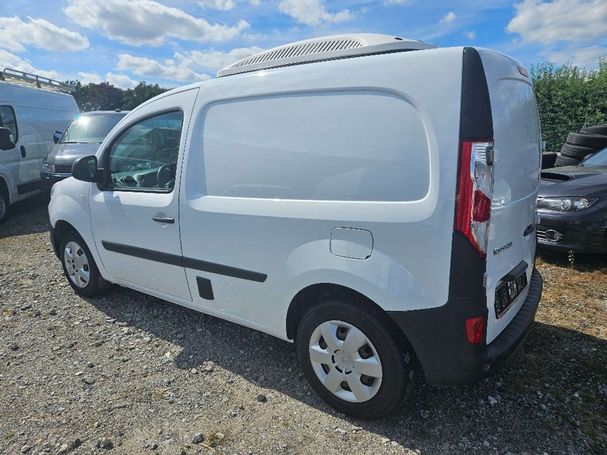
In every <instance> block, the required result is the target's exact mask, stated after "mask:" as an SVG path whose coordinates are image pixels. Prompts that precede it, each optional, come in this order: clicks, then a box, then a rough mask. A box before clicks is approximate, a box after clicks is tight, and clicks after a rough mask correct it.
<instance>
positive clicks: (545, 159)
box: [542, 152, 558, 169]
mask: <svg viewBox="0 0 607 455" xmlns="http://www.w3.org/2000/svg"><path fill="white" fill-rule="evenodd" d="M557 156H558V155H557V154H556V153H555V152H545V153H542V169H550V168H553V167H554V163H555V162H556V157H557Z"/></svg>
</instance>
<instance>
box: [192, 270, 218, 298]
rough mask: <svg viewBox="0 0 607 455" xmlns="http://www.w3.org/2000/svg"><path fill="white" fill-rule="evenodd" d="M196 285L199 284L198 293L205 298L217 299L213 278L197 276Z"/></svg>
mask: <svg viewBox="0 0 607 455" xmlns="http://www.w3.org/2000/svg"><path fill="white" fill-rule="evenodd" d="M196 285H197V286H198V295H199V296H200V297H202V298H203V299H205V300H215V296H214V295H213V285H212V284H211V280H209V279H208V278H203V277H201V276H197V277H196Z"/></svg>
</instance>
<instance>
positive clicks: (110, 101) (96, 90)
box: [70, 81, 122, 111]
mask: <svg viewBox="0 0 607 455" xmlns="http://www.w3.org/2000/svg"><path fill="white" fill-rule="evenodd" d="M70 85H72V87H73V91H72V95H73V96H74V98H75V100H76V103H77V104H78V107H79V108H80V110H81V111H107V110H114V109H120V108H122V90H120V89H119V88H117V87H114V86H113V85H112V84H110V83H108V82H101V83H100V84H93V83H90V84H86V85H83V84H82V83H81V82H80V81H76V82H71V84H70Z"/></svg>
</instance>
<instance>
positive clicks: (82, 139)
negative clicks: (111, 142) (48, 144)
mask: <svg viewBox="0 0 607 455" xmlns="http://www.w3.org/2000/svg"><path fill="white" fill-rule="evenodd" d="M125 115H126V113H121V114H95V115H82V116H80V117H78V118H77V119H76V120H74V121H73V122H72V123H71V124H70V126H68V127H67V130H66V131H65V133H63V136H62V137H61V140H60V141H59V143H60V144H75V143H77V144H100V143H101V142H103V140H104V139H105V136H107V134H108V133H109V132H110V131H111V130H112V128H114V126H115V125H116V123H118V122H119V121H120V120H121V119H122V117H124V116H125Z"/></svg>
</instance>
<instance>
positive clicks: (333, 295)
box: [287, 283, 414, 354]
mask: <svg viewBox="0 0 607 455" xmlns="http://www.w3.org/2000/svg"><path fill="white" fill-rule="evenodd" d="M327 300H339V301H343V302H348V303H352V304H354V305H357V306H360V307H363V308H365V309H366V310H367V311H369V312H372V313H373V314H374V315H375V316H377V317H378V318H379V319H380V320H381V321H382V322H383V323H384V324H385V326H386V327H387V328H388V329H389V330H390V332H392V333H393V334H394V335H395V336H396V337H398V338H399V339H398V341H399V342H402V343H404V344H405V346H407V348H409V350H410V352H411V353H412V354H413V352H414V351H413V348H412V347H411V343H409V340H408V338H407V336H406V334H405V333H403V331H402V330H401V329H400V328H399V327H398V325H396V323H395V322H394V321H393V320H392V318H391V317H390V316H389V315H388V313H387V312H386V311H385V310H384V309H382V308H381V307H380V306H379V305H378V304H377V303H375V302H374V301H373V300H371V299H370V298H368V297H367V296H365V295H364V294H361V293H360V292H358V291H355V290H354V289H351V288H349V287H346V286H342V285H339V284H334V283H317V284H313V285H310V286H307V287H305V288H304V289H302V290H300V291H299V292H298V293H297V294H296V295H295V297H293V299H292V300H291V303H290V305H289V309H288V311H287V337H288V338H289V339H290V340H295V339H296V337H297V327H298V326H299V322H300V321H301V319H302V318H303V317H304V315H305V314H306V313H307V312H308V311H310V310H311V309H312V308H314V306H315V305H317V304H319V303H322V302H324V301H327Z"/></svg>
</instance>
